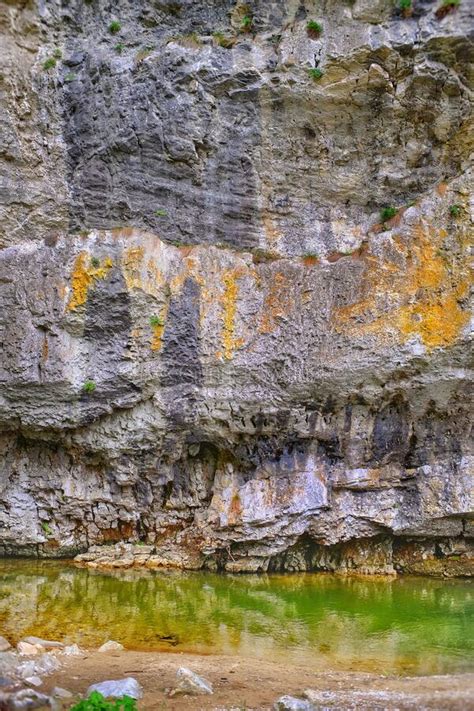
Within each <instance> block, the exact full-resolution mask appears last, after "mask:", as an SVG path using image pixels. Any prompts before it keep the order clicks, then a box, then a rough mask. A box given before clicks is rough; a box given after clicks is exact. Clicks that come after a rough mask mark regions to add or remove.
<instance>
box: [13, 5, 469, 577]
mask: <svg viewBox="0 0 474 711" xmlns="http://www.w3.org/2000/svg"><path fill="white" fill-rule="evenodd" d="M471 9H472V5H471V4H470V3H469V2H468V0H461V3H460V4H459V5H456V4H453V5H442V4H441V0H439V1H438V2H433V1H432V0H413V3H411V5H410V4H409V6H408V7H407V8H405V9H404V10H401V9H400V8H399V5H398V4H397V3H394V2H392V1H391V0H355V2H350V1H349V0H320V1H319V2H313V1H312V0H306V1H304V0H301V1H300V0H298V1H296V0H275V1H270V0H254V1H252V2H248V3H242V2H237V3H236V2H235V1H234V0H200V1H199V2H198V1H197V0H173V1H171V0H147V1H146V2H138V0H119V1H116V2H107V1H106V0H89V1H87V0H62V2H61V1H60V0H47V1H46V0H37V1H35V2H34V1H32V0H22V1H19V0H7V2H2V3H1V4H0V13H1V15H0V22H1V29H2V47H3V49H2V53H1V59H0V61H1V63H2V66H1V95H2V104H1V112H2V113H1V121H2V128H1V162H0V174H1V177H2V185H3V188H2V218H1V230H2V231H1V234H0V305H1V309H0V344H1V346H0V347H1V359H0V447H1V452H2V457H1V460H0V491H1V495H0V552H3V554H19V553H21V554H35V555H45V556H47V555H54V556H56V555H71V554H72V553H77V552H83V551H86V550H87V549H88V548H89V547H90V546H94V545H97V544H99V545H100V544H106V543H115V542H118V541H125V542H130V543H138V542H140V543H141V544H142V545H137V546H125V547H124V548H121V549H120V550H112V551H111V550H110V549H109V548H98V549H95V548H94V549H93V550H92V552H89V553H88V554H87V555H86V556H85V558H84V559H85V560H90V561H93V562H94V561H96V560H97V559H101V558H102V559H105V560H108V559H110V556H112V557H114V556H117V555H120V556H121V558H122V564H126V565H129V564H131V563H132V562H134V561H135V562H142V563H146V564H148V565H150V566H159V565H168V564H170V565H179V566H182V567H191V568H193V567H202V566H203V567H213V568H215V567H217V568H219V569H226V570H234V571H242V570H267V569H270V570H282V569H337V568H343V569H350V568H357V569H359V570H362V571H367V572H373V571H381V572H390V571H392V570H401V571H411V572H434V573H445V574H454V575H456V574H460V575H468V574H472V572H473V569H474V562H473V552H472V551H473V536H474V529H473V526H472V514H473V511H474V501H473V499H474V496H473V489H474V487H473V475H472V462H473V457H472V441H471V438H470V432H469V429H470V426H472V406H471V397H472V387H471V386H472V379H471V373H470V370H469V367H470V365H472V359H471V350H470V341H469V333H470V332H469V323H470V311H469V301H468V299H469V289H470V286H471V284H472V281H471V277H472V274H471V273H470V271H469V268H470V267H469V247H470V239H471V238H472V219H471V215H470V211H469V181H470V178H472V174H471V173H470V164H469V154H470V151H471V150H472V145H471V143H472V130H471V131H470V128H471V129H472V124H471V123H470V108H471V105H472V74H470V73H469V72H470V68H472V63H471V62H472V58H473V52H472V47H473V45H472V42H470V41H469V37H468V34H469V28H470V27H472V16H470V10H471ZM384 208H389V209H385V211H384V212H382V216H381V210H382V211H383V209H384ZM390 208H392V209H390ZM143 544H146V545H143ZM124 557H125V558H124ZM124 560H125V562H124ZM117 564H119V563H117Z"/></svg>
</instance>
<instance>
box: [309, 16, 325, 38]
mask: <svg viewBox="0 0 474 711" xmlns="http://www.w3.org/2000/svg"><path fill="white" fill-rule="evenodd" d="M306 31H307V33H308V37H311V39H318V37H320V36H321V35H322V33H323V26H322V24H321V23H320V22H316V20H309V21H308V22H307V23H306Z"/></svg>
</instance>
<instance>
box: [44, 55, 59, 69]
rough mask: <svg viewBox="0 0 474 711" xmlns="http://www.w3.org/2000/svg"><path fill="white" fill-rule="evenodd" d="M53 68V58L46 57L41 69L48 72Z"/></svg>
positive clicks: (54, 61)
mask: <svg viewBox="0 0 474 711" xmlns="http://www.w3.org/2000/svg"><path fill="white" fill-rule="evenodd" d="M55 66H56V60H55V59H54V57H48V59H45V61H44V62H43V69H45V70H46V71H48V69H54V67H55Z"/></svg>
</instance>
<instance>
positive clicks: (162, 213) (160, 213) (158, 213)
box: [153, 208, 168, 217]
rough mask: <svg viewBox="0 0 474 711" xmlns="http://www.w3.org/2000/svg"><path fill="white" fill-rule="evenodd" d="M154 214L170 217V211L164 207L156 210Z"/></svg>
mask: <svg viewBox="0 0 474 711" xmlns="http://www.w3.org/2000/svg"><path fill="white" fill-rule="evenodd" d="M153 214H154V215H155V217H168V213H167V212H166V210H163V209H162V208H160V209H159V210H155V212H154V213H153Z"/></svg>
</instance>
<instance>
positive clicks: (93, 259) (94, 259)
mask: <svg viewBox="0 0 474 711" xmlns="http://www.w3.org/2000/svg"><path fill="white" fill-rule="evenodd" d="M91 266H92V267H94V269H97V268H98V267H100V259H99V257H91Z"/></svg>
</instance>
